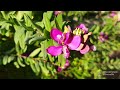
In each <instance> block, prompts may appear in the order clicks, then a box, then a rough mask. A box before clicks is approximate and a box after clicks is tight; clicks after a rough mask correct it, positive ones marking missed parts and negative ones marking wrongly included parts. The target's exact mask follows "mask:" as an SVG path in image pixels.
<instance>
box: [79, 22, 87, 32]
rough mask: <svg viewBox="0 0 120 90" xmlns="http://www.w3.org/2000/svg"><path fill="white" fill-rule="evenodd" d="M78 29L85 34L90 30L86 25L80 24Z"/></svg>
mask: <svg viewBox="0 0 120 90" xmlns="http://www.w3.org/2000/svg"><path fill="white" fill-rule="evenodd" d="M77 28H79V29H80V30H82V31H83V33H84V34H86V33H88V28H86V26H85V25H84V24H80V25H79V26H78V27H77Z"/></svg>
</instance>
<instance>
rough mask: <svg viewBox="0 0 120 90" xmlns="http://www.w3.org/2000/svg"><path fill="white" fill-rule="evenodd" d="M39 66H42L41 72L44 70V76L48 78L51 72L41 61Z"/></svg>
mask: <svg viewBox="0 0 120 90" xmlns="http://www.w3.org/2000/svg"><path fill="white" fill-rule="evenodd" d="M39 65H40V67H41V70H42V73H43V75H45V76H48V74H49V71H48V70H47V68H46V67H45V66H43V62H41V61H40V62H39Z"/></svg>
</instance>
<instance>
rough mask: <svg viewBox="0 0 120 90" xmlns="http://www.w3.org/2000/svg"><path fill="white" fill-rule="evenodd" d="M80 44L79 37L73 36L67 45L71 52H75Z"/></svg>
mask: <svg viewBox="0 0 120 90" xmlns="http://www.w3.org/2000/svg"><path fill="white" fill-rule="evenodd" d="M80 43H81V37H80V36H74V37H73V39H72V41H71V42H70V43H69V44H67V45H68V47H69V48H70V49H71V50H75V49H77V48H78V47H79V46H80Z"/></svg>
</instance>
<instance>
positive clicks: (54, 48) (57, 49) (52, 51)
mask: <svg viewBox="0 0 120 90" xmlns="http://www.w3.org/2000/svg"><path fill="white" fill-rule="evenodd" d="M62 48H63V47H62V46H50V47H48V48H47V49H46V50H47V53H49V54H51V55H52V56H58V55H60V54H61V53H62Z"/></svg>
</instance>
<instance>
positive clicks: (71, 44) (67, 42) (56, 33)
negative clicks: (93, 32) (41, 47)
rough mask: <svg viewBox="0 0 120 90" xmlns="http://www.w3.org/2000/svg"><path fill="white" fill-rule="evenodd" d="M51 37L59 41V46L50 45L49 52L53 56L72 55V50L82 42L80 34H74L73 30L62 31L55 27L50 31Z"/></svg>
mask: <svg viewBox="0 0 120 90" xmlns="http://www.w3.org/2000/svg"><path fill="white" fill-rule="evenodd" d="M50 36H51V38H52V39H53V40H54V41H56V42H57V43H58V46H50V47H48V48H47V49H46V50H47V53H49V54H51V55H52V56H58V55H60V54H62V53H63V54H64V57H65V58H68V57H69V56H70V52H69V49H70V50H75V49H76V48H78V46H79V45H80V43H81V37H80V36H74V35H73V34H72V33H71V32H67V33H62V32H61V31H60V30H58V29H56V28H53V29H52V30H51V32H50Z"/></svg>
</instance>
